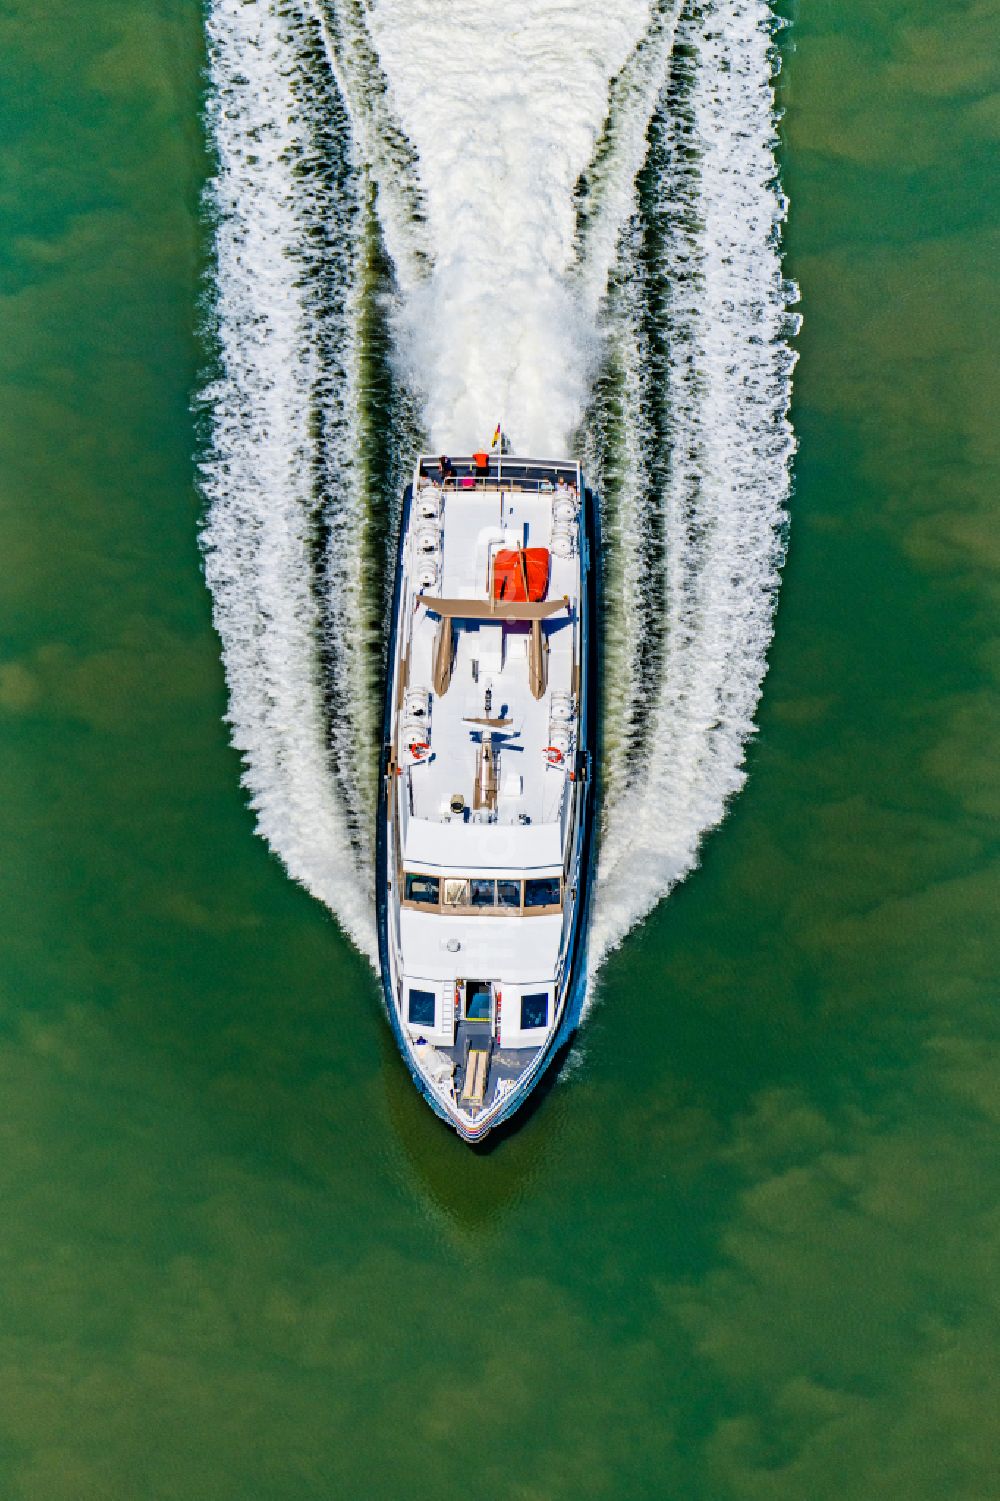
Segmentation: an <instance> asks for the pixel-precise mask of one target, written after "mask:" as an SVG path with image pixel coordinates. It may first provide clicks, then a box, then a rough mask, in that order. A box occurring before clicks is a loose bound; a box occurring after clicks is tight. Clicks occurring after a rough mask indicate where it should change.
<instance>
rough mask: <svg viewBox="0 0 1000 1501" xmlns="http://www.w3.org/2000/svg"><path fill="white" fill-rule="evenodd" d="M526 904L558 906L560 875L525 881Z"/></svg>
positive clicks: (528, 905)
mask: <svg viewBox="0 0 1000 1501" xmlns="http://www.w3.org/2000/svg"><path fill="white" fill-rule="evenodd" d="M446 900H447V898H446ZM524 905H525V906H526V907H558V905H559V877H558V876H535V877H533V879H531V880H530V881H525V883H524Z"/></svg>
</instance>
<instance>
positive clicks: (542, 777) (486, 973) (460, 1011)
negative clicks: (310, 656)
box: [380, 455, 589, 1140]
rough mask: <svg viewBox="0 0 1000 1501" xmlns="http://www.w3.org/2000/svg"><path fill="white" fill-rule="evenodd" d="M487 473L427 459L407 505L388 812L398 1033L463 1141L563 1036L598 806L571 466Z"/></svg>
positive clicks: (483, 1126)
mask: <svg viewBox="0 0 1000 1501" xmlns="http://www.w3.org/2000/svg"><path fill="white" fill-rule="evenodd" d="M484 459H485V456H482V455H480V456H479V460H480V463H479V469H478V471H477V469H476V466H475V464H474V463H473V461H472V460H455V461H454V464H453V465H450V466H449V465H446V466H445V475H444V478H443V479H442V475H441V466H440V464H439V463H438V461H436V460H433V459H429V458H423V459H421V461H420V462H419V463H418V465H417V469H416V472H415V476H414V481H413V486H412V490H411V492H410V498H409V503H408V505H407V506H406V507H405V508H404V515H403V521H402V526H403V532H402V536H401V539H400V573H399V579H398V583H397V601H396V609H395V616H394V635H393V641H392V647H391V651H390V659H389V689H388V694H389V697H388V707H387V716H386V755H385V761H384V771H385V776H384V798H383V802H382V806H381V808H380V820H381V821H382V824H383V826H382V827H381V829H380V836H381V838H382V840H383V846H382V848H383V852H384V858H383V862H382V868H381V871H380V879H381V880H382V881H383V883H384V890H383V891H382V892H381V893H380V898H381V900H380V925H381V929H382V932H381V938H382V951H383V952H382V962H383V979H384V982H385V991H386V1001H387V1005H388V1006H389V1007H390V1019H391V1020H392V1021H393V1025H394V1030H395V1031H396V1034H397V1037H398V1038H399V1040H400V1043H401V1046H402V1047H403V1050H404V1053H405V1055H406V1057H407V1061H408V1062H409V1064H410V1067H411V1069H412V1070H413V1072H414V1075H415V1077H416V1079H417V1082H418V1083H419V1084H420V1086H421V1088H422V1090H423V1092H424V1093H425V1095H426V1096H427V1098H428V1099H429V1101H430V1102H431V1104H432V1105H433V1106H434V1108H435V1109H436V1110H437V1111H438V1113H439V1114H442V1115H444V1116H445V1117H446V1118H447V1119H448V1120H450V1121H451V1122H452V1124H453V1125H455V1127H456V1128H457V1129H458V1130H459V1132H460V1133H461V1134H462V1135H463V1136H465V1137H466V1138H467V1139H469V1140H475V1139H477V1138H479V1137H481V1136H482V1135H484V1134H485V1132H486V1131H487V1130H488V1129H489V1128H490V1127H491V1126H493V1125H496V1124H497V1122H498V1121H499V1120H500V1119H502V1118H504V1117H505V1116H506V1115H509V1114H510V1113H511V1111H512V1110H513V1109H514V1108H516V1106H517V1104H518V1103H520V1101H521V1099H523V1098H524V1097H525V1096H526V1094H527V1093H528V1091H529V1090H530V1087H531V1085H532V1083H533V1082H534V1081H535V1079H536V1078H537V1076H538V1075H539V1074H540V1073H541V1070H542V1067H543V1066H544V1063H545V1062H546V1061H547V1059H548V1057H549V1056H550V1053H551V1044H552V1042H553V1040H554V1038H555V1037H556V1035H557V1033H558V1032H559V1029H560V1026H561V1024H562V1023H563V1020H564V1017H565V1013H566V1003H567V997H568V995H569V993H570V991H571V989H572V986H573V984H574V982H575V978H576V974H575V971H576V964H575V958H576V955H577V952H578V949H579V937H580V935H579V927H580V924H579V922H578V917H579V914H580V908H581V904H582V902H583V898H584V894H585V889H586V878H587V873H586V871H585V870H584V869H583V856H584V853H585V848H586V844H587V841H586V839H585V833H586V823H587V817H586V815H587V809H588V807H589V799H588V771H589V768H588V758H589V744H588V729H587V724H588V719H587V704H586V693H587V683H586V675H587V672H586V668H587V639H588V637H587V631H588V614H589V603H588V592H587V587H586V585H587V577H588V568H589V557H588V546H589V542H588V536H587V528H586V524H585V520H584V519H583V518H584V516H585V509H584V508H583V507H582V504H581V502H582V499H583V486H582V479H581V475H580V471H579V467H578V466H577V465H576V464H573V463H568V462H563V463H559V462H543V461H536V460H520V459H510V458H507V457H500V456H498V455H494V456H493V457H492V458H491V459H490V460H489V461H488V463H487V462H484ZM449 469H451V470H452V471H453V472H451V473H449Z"/></svg>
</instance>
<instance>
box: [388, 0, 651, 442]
mask: <svg viewBox="0 0 1000 1501" xmlns="http://www.w3.org/2000/svg"><path fill="white" fill-rule="evenodd" d="M649 20H650V11H649V3H648V0H617V3H616V4H615V5H602V4H599V3H596V0H592V3H587V4H577V5H569V4H567V3H566V0H505V3H504V4H502V5H486V4H483V3H482V0H376V4H375V6H374V9H373V11H372V14H371V26H372V32H373V35H374V37H375V41H376V44H377V47H378V52H379V56H380V59H381V63H382V68H383V70H384V72H385V74H386V77H387V78H388V80H389V84H390V88H391V91H392V97H393V100H394V104H395V109H396V113H397V114H398V116H399V119H400V120H401V122H402V124H403V125H404V127H405V129H406V131H407V134H408V135H409V137H410V139H411V140H412V141H413V143H414V145H415V147H416V149H417V154H418V158H419V168H418V170H419V174H420V180H421V183H422V186H423V189H424V196H425V201H426V207H427V215H428V229H429V232H430V239H431V242H432V244H433V248H434V265H433V271H432V274H431V276H430V279H429V281H428V283H427V284H426V286H425V288H424V289H423V290H422V291H421V292H418V293H417V294H416V295H414V296H413V297H412V298H411V299H410V302H409V307H408V318H407V320H406V327H405V332H404V336H403V341H402V343H403V348H402V354H403V357H404V359H405V361H406V368H407V371H408V374H409V377H410V379H411V381H412V383H413V384H414V386H415V387H416V388H417V389H420V390H422V391H423V392H424V394H425V398H426V413H427V426H428V429H429V432H430V435H431V439H432V442H433V443H434V444H435V445H436V446H441V447H444V448H448V447H458V448H459V449H460V450H461V449H468V447H469V445H470V443H472V442H475V441H482V440H483V439H487V438H488V437H489V435H490V433H492V431H493V426H494V423H495V422H496V421H497V420H498V419H503V420H504V422H505V425H506V427H507V429H508V431H509V432H510V433H511V434H513V435H514V438H515V441H516V444H517V447H518V449H519V450H520V451H521V452H523V453H535V454H539V455H545V454H553V455H558V454H559V453H562V452H565V450H566V447H567V444H568V441H569V438H570V435H571V433H572V432H573V430H574V429H575V428H576V426H577V424H578V422H579V420H580V417H581V415H582V412H583V410H584V406H585V404H586V399H587V392H588V388H589V382H590V377H591V374H592V369H593V365H594V360H595V354H596V330H595V328H594V324H593V319H592V318H590V319H588V318H586V317H584V316H583V314H582V310H581V306H580V301H579V299H578V298H577V296H576V295H575V293H574V288H573V287H572V285H571V282H570V279H569V276H568V273H569V271H570V268H571V266H572V264H573V258H574V251H575V231H576V212H575V204H574V198H573V191H574V187H575V185H576V182H577V179H578V177H579V176H580V174H581V172H583V170H584V169H585V168H586V166H587V165H588V163H589V161H590V160H591V157H592V154H593V151H594V146H595V144H596V142H597V140H598V137H599V135H600V133H601V128H602V126H603V124H604V119H605V114H606V111H607V105H608V85H609V80H610V79H611V77H612V76H613V75H614V74H616V73H617V72H618V71H619V69H620V68H621V67H622V66H623V64H624V63H625V62H626V60H627V59H628V57H629V56H630V54H631V52H632V51H633V49H634V48H635V46H636V43H637V42H638V41H639V39H640V38H641V37H642V36H643V35H644V34H645V32H646V30H647V29H648V26H649Z"/></svg>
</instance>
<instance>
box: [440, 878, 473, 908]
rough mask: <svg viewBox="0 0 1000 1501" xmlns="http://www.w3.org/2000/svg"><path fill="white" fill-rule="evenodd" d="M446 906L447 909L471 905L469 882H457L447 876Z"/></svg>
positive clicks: (445, 888) (445, 883)
mask: <svg viewBox="0 0 1000 1501" xmlns="http://www.w3.org/2000/svg"><path fill="white" fill-rule="evenodd" d="M444 904H445V906H446V907H467V906H468V905H469V882H468V881H467V880H464V879H462V880H456V879H455V878H454V877H452V876H446V877H445V882H444Z"/></svg>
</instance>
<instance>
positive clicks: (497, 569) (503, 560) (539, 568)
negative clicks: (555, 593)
mask: <svg viewBox="0 0 1000 1501" xmlns="http://www.w3.org/2000/svg"><path fill="white" fill-rule="evenodd" d="M522 560H523V566H522ZM525 578H527V581H528V592H527V594H525V592H524V582H525ZM548 587H549V550H548V548H547V547H525V548H523V549H522V550H521V551H520V552H517V551H515V550H514V549H513V548H510V549H507V548H505V549H503V550H502V551H500V552H498V553H497V555H496V557H495V558H494V560H493V598H494V599H509V600H512V601H514V602H515V603H520V604H523V603H524V602H525V600H535V601H537V600H540V599H544V598H545V594H546V591H547V589H548Z"/></svg>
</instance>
